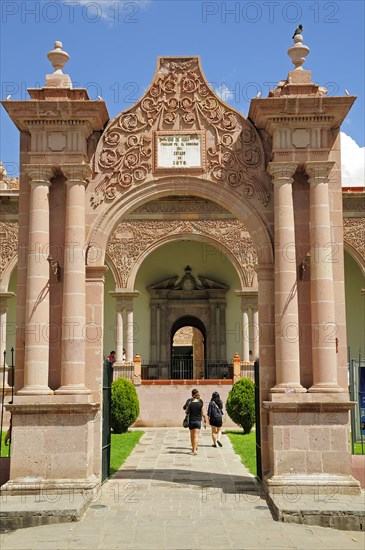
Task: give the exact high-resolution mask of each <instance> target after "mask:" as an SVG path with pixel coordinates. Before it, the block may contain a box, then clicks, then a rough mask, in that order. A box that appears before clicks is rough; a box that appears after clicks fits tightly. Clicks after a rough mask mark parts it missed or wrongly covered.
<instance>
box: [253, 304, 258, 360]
mask: <svg viewBox="0 0 365 550" xmlns="http://www.w3.org/2000/svg"><path fill="white" fill-rule="evenodd" d="M259 349H260V342H259V309H258V306H257V305H254V306H252V359H253V361H256V359H257V358H258V356H259Z"/></svg>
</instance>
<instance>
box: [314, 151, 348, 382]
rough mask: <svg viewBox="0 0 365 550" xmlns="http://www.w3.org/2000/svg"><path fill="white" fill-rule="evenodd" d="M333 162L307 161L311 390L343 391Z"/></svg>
mask: <svg viewBox="0 0 365 550" xmlns="http://www.w3.org/2000/svg"><path fill="white" fill-rule="evenodd" d="M334 164H335V163H334V162H315V161H309V162H306V163H305V169H306V172H307V174H308V181H309V185H310V250H311V258H310V279H311V317H312V330H313V338H312V354H313V355H312V357H313V361H312V363H313V385H312V387H311V388H310V389H309V391H310V392H343V391H345V390H344V389H343V388H341V387H340V386H339V385H338V383H337V357H336V339H335V334H336V318H335V302H334V300H335V297H334V286H333V271H332V261H331V259H329V257H330V254H329V253H328V250H329V247H330V246H331V243H332V240H333V239H332V234H331V216H330V205H329V191H328V177H329V174H330V172H331V170H332V168H333V166H334Z"/></svg>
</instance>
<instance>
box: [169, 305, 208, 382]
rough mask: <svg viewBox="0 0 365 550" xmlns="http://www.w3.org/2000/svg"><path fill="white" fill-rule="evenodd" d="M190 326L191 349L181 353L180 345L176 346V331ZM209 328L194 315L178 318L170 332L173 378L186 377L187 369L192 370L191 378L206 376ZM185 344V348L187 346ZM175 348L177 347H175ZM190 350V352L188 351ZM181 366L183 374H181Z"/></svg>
mask: <svg viewBox="0 0 365 550" xmlns="http://www.w3.org/2000/svg"><path fill="white" fill-rule="evenodd" d="M185 327H189V328H191V329H192V331H191V332H192V333H191V341H190V342H189V344H190V346H189V347H191V350H186V349H183V352H182V353H181V352H180V353H179V350H178V346H174V344H175V342H174V338H175V335H176V333H178V332H179V331H180V330H181V329H184V328H185ZM206 343H207V330H206V327H205V325H204V323H203V322H202V321H201V319H200V318H197V317H194V316H193V315H186V316H184V317H180V318H179V319H176V321H175V322H174V324H173V325H172V327H171V332H170V350H171V351H170V356H171V365H172V369H171V371H172V372H171V375H172V378H173V379H174V378H175V379H176V378H181V379H184V378H185V379H186V378H187V377H186V376H185V371H187V370H188V371H189V374H190V372H191V375H190V376H189V378H190V379H195V380H196V379H199V378H204V366H205V357H206ZM186 347H187V346H186V344H185V348H186ZM174 348H175V349H174ZM187 351H188V353H187ZM181 367H182V369H183V371H184V372H183V373H182V374H183V376H181Z"/></svg>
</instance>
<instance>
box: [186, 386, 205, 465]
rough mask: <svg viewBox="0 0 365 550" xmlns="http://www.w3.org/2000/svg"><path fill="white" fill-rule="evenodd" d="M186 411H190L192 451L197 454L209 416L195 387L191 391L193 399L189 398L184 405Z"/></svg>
mask: <svg viewBox="0 0 365 550" xmlns="http://www.w3.org/2000/svg"><path fill="white" fill-rule="evenodd" d="M183 409H184V411H185V412H188V411H189V430H190V441H191V452H192V454H193V455H196V454H197V451H198V444H199V433H200V429H201V425H202V419H203V420H204V428H206V427H207V426H206V424H207V417H206V414H205V409H204V403H203V401H202V399H200V395H199V391H198V390H196V389H194V390H192V392H191V399H188V400H187V401H186V403H185V405H184V406H183Z"/></svg>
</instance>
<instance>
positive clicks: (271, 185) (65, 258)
mask: <svg viewBox="0 0 365 550" xmlns="http://www.w3.org/2000/svg"><path fill="white" fill-rule="evenodd" d="M298 36H300V37H301V35H298ZM300 39H301V40H302V38H298V37H296V40H300ZM298 47H299V48H301V47H302V46H301V44H296V45H295V46H294V47H293V48H291V51H294V50H297V49H298ZM58 49H59V48H58ZM60 53H61V52H60V51H57V52H56V51H54V52H51V54H50V56H51V58H52V57H54V56H57V58H59V55H60ZM61 56H62V53H61ZM63 56H64V57H65V54H64V53H63ZM66 57H67V56H66ZM298 90H299V91H300V93H298ZM29 93H30V96H31V99H32V101H25V102H23V101H21V102H18V101H7V102H6V108H7V110H8V112H9V113H10V115H11V117H12V119H13V121H14V122H15V124H16V126H17V127H18V128H21V132H22V142H21V143H22V156H21V158H22V162H23V164H22V168H21V178H20V180H21V186H20V191H21V201H22V210H21V212H22V218H21V224H20V232H19V240H20V241H21V240H23V241H24V242H28V243H29V249H30V250H31V251H32V252H31V253H29V254H28V255H27V257H26V258H22V259H21V265H20V267H21V269H20V270H19V273H20V274H21V276H20V277H19V280H18V288H19V290H20V291H21V296H20V301H19V302H21V303H19V307H18V310H17V324H18V326H25V327H26V329H27V331H26V337H25V338H24V339H23V338H22V336H21V335H20V334H18V338H17V346H18V350H19V352H18V357H19V358H20V361H19V365H18V367H19V368H18V373H19V377H18V380H19V387H18V388H17V390H18V391H17V395H16V397H15V402H14V404H13V405H11V406H10V407H9V410H11V412H12V414H13V420H14V422H13V430H14V440H15V442H16V441H20V442H21V441H24V440H26V441H27V442H28V446H27V453H26V454H24V452H23V451H22V449H21V448H22V445H16V444H15V445H14V456H13V459H12V466H11V468H12V470H11V480H10V481H9V483H8V484H7V485H6V486H5V488H3V490H5V491H12V492H23V491H27V490H29V491H30V492H34V491H42V490H43V489H44V488H48V489H52V490H53V489H56V490H61V491H62V490H68V489H69V485H68V484H67V482H66V484H65V480H69V479H72V486H73V489H74V490H78V491H83V490H85V489H86V488H89V489H94V488H95V487H97V486H98V485H100V470H101V468H100V449H101V443H100V433H101V429H100V424H101V421H100V404H101V402H102V397H101V391H102V386H101V380H102V376H101V369H102V351H103V350H102V338H101V335H100V333H101V334H102V327H103V284H104V273H105V267H104V262H105V255H106V250H107V246H108V242H109V240H110V237H111V235H112V234H113V232H114V230H115V229H116V226H117V224H118V223H119V222H120V220H123V219H124V217H125V216H126V214H128V213H131V212H133V211H134V210H136V209H137V208H138V207H140V206H142V205H144V204H146V203H147V202H150V201H151V200H155V199H160V198H163V197H167V196H170V197H181V196H185V195H187V194H188V195H189V196H192V197H200V198H203V199H206V200H210V201H212V202H213V203H216V204H218V205H221V206H222V207H224V208H225V209H226V210H227V211H228V212H231V214H232V215H233V216H234V217H235V218H236V219H237V220H238V221H240V222H242V223H244V224H245V227H246V228H247V231H248V232H249V234H250V235H251V238H252V240H253V242H254V245H255V247H256V252H257V256H258V266H257V280H258V291H259V315H260V328H261V329H262V330H261V335H260V368H261V369H262V377H261V380H262V386H261V388H260V392H261V393H260V401H261V404H262V410H261V415H262V449H263V473H264V476H265V489H266V490H267V491H268V492H271V493H275V492H277V491H279V492H283V491H285V490H286V489H287V488H288V487H291V486H294V487H295V489H297V488H298V487H299V488H300V490H302V491H304V492H311V491H313V490H318V489H319V490H321V489H325V488H326V484H327V482H328V477H330V479H331V480H332V482H333V483H336V484H337V485H338V487H341V491H342V492H348V493H351V492H357V491H358V490H359V487H358V483H356V482H355V480H354V479H353V478H352V477H351V474H350V471H351V470H350V456H349V452H348V426H347V419H348V411H349V409H350V408H351V403H349V400H348V396H347V394H346V391H347V388H346V380H345V378H347V377H346V374H347V371H346V337H345V334H344V331H345V323H344V291H343V262H342V258H339V262H338V264H336V265H335V264H334V265H333V266H332V265H331V264H329V263H328V262H326V261H325V260H326V258H327V256H328V250H327V247H328V243H330V242H332V239H334V241H335V242H341V243H342V233H341V231H342V222H341V211H340V209H339V208H338V206H337V204H338V198H339V194H340V171H339V170H338V169H337V167H336V166H337V165H339V162H338V161H339V152H340V146H339V135H338V132H339V128H340V125H341V123H342V121H343V120H344V118H345V116H346V114H347V112H348V110H349V109H350V107H351V105H352V102H353V101H354V98H351V97H343V98H336V97H330V96H327V95H326V93H327V92H326V90H325V89H323V88H320V87H319V86H318V85H316V84H314V83H312V82H311V76H310V71H304V70H301V67H300V66H299V67H297V68H296V69H295V70H294V71H291V73H290V74H289V75H288V80H287V81H282V82H281V83H280V86H278V88H277V89H275V90H274V91H272V92H270V97H268V98H256V99H254V100H252V102H251V106H250V112H249V118H245V117H244V116H243V115H241V114H240V113H238V112H236V111H235V110H234V109H232V108H231V107H229V106H228V105H226V104H225V103H224V102H223V101H222V100H221V99H220V98H218V97H217V96H216V95H215V93H214V92H213V90H212V89H211V88H210V87H209V84H208V82H207V80H206V78H205V76H204V75H203V73H202V70H201V67H200V63H199V60H198V58H194V57H188V58H183V57H178V58H166V57H165V58H160V59H159V60H158V65H157V69H156V73H155V76H154V78H153V82H152V83H151V86H150V87H149V88H148V90H147V91H146V93H145V95H144V97H143V98H142V99H141V100H140V101H139V102H138V103H137V104H136V105H134V106H133V107H131V108H130V109H129V110H128V111H126V112H125V113H121V114H120V115H118V116H117V117H116V118H115V119H114V120H112V121H110V122H109V124H108V125H107V127H106V128H105V129H104V126H105V124H106V123H107V121H108V113H107V111H106V107H105V104H104V102H103V101H101V100H100V101H93V102H91V101H89V98H88V94H87V92H86V90H80V89H76V88H75V89H73V88H72V87H71V83H70V79H69V78H68V77H66V76H62V75H61V74H60V73H57V72H56V73H54V74H53V75H48V76H47V86H46V87H44V88H42V89H31V90H29ZM55 98H57V101H55ZM313 159H315V160H313ZM24 162H26V163H27V164H24ZM336 162H337V165H336ZM330 176H331V182H330V185H329V180H330ZM50 190H51V191H50ZM49 192H51V195H53V199H52V201H51V206H52V212H50V203H49V201H48V198H49ZM56 199H57V200H56ZM162 217H163V216H162ZM308 227H310V231H308ZM331 230H332V231H333V233H331ZM56 235H57V238H59V240H60V250H61V258H62V265H61V266H57V265H56V266H55V267H56V268H57V269H56V272H54V273H53V272H50V263H49V262H48V261H47V258H41V261H39V259H40V258H39V256H38V255H37V254H35V253H34V247H35V246H36V245H37V244H38V245H39V246H40V247H41V248H42V250H47V249H49V248H48V247H49V245H50V242H51V240H52V238H53V237H54V236H56ZM289 244H290V254H288V245H289ZM296 245H300V247H299V248H300V250H303V251H304V256H303V257H297V253H296V248H297V249H299V248H298V247H296ZM126 261H128V257H127V259H126ZM306 262H307V263H306ZM274 264H275V266H274ZM59 267H60V268H61V272H62V280H57V279H56V278H54V279H52V283H53V284H54V289H53V290H54V292H52V293H48V292H47V289H48V288H49V284H50V278H52V277H57V275H58V274H59V272H60V270H59ZM298 273H300V274H301V275H302V276H299V275H298ZM116 290H117V289H116ZM119 290H120V296H119V297H118V299H120V300H121V301H124V306H125V307H126V308H127V310H128V316H129V319H130V313H131V311H130V302H131V301H132V300H133V299H134V297H135V296H136V294H135V293H134V289H133V288H132V289H131V288H126V287H125V288H123V289H119ZM119 290H118V291H119ZM335 293H336V300H335ZM40 296H41V299H39V297H40ZM320 296H325V297H326V301H325V302H324V303H323V302H322V301H321V299H320ZM23 304H25V307H24V305H23ZM61 304H62V305H61ZM52 308H53V311H55V310H57V315H56V316H54V317H53V318H52V316H51V315H50V311H52ZM55 318H56V319H57V323H58V324H59V325H60V326H61V328H62V335H61V338H60V341H59V342H58V343H57V361H56V362H55V377H54V380H56V381H57V383H56V386H57V387H56V388H54V387H53V386H52V387H49V376H50V363H49V351H50V346H49V341H48V338H47V332H46V329H47V327H48V325H49V322H50V321H52V319H55ZM70 324H71V325H72V326H73V328H74V331H73V333H72V338H70V337H69V335H68V333H67V329H69V327H70ZM336 324H338V327H339V330H338V335H339V336H338V340H337V342H334V341H329V340H328V338H327V339H326V337H327V336H328V334H327V333H326V329H328V325H330V326H331V327H332V328H333V326H334V325H335V326H336ZM303 325H305V326H306V327H307V328H306V330H305V335H306V336H307V335H308V334H309V337H308V341H309V344H308V342H303V337H302V335H301V334H299V336H298V331H299V328H300V327H302V326H303ZM37 327H38V328H39V329H40V334H41V338H39V337H38V335H36V334H35V332H34V330H33V329H34V328H37ZM314 328H316V329H318V330H317V334H316V335H315V336H313V335H312V334H311V331H312V329H314ZM86 329H89V332H87V330H86ZM99 329H100V330H99ZM32 331H33V332H32ZM86 341H87V343H88V345H87V346H86ZM336 343H337V344H338V345H336ZM300 348H302V349H304V348H305V349H306V350H309V351H308V352H307V353H306V355H305V360H304V359H303V356H301V353H300ZM344 374H345V377H344ZM304 375H305V376H304ZM304 380H305V383H304ZM293 408H294V410H295V411H296V413H297V414H300V416H301V419H300V423H299V424H298V422H297V416H294V418H293V415H292V412H293ZM70 411H72V412H73V413H74V414H77V422H76V423H75V422H74V416H73V415H70ZM55 412H56V413H57V414H55ZM44 417H47V418H48V420H49V424H47V427H46V432H47V437H46V438H43V436H44V433H45V429H44V425H43V423H42V421H41V420H40V418H41V419H42V418H43V419H44ZM328 420H329V421H328ZM60 424H62V425H63V426H64V432H65V433H67V434H72V436H73V437H72V444H73V447H72V455H71V456H70V457H68V455H67V458H70V460H69V459H68V460H60V456H62V454H63V453H65V452H66V451H67V448H66V447H65V446H64V445H62V441H59V438H58V434H59V425H60ZM30 427H31V428H32V430H31V431H32V438H31V439H30V438H29V428H30ZM40 441H42V444H40V443H39V442H40ZM49 441H52V442H53V444H52V445H51V448H49V447H48V446H47V445H48V442H49ZM65 449H66V450H65ZM40 454H41V455H42V457H44V460H43V459H42V461H39V460H38V458H39V455H40ZM80 457H83V458H82V459H81V460H80ZM61 463H62V464H61ZM60 464H61V465H62V468H61V467H60ZM35 472H36V473H37V475H39V477H38V478H36V481H34V480H35V478H34V473H35ZM19 480H21V481H19Z"/></svg>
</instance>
